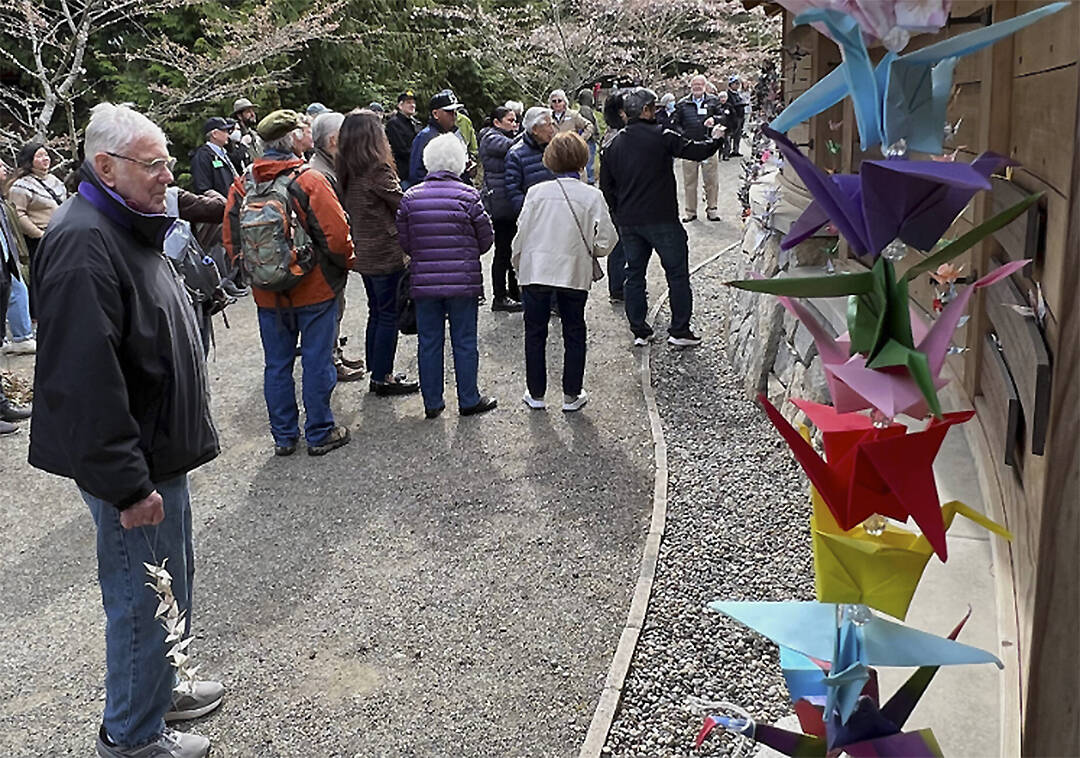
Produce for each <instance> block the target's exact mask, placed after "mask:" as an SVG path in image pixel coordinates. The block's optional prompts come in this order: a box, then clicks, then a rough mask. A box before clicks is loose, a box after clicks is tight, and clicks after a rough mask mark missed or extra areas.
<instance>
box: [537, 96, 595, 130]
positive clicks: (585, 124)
mask: <svg viewBox="0 0 1080 758" xmlns="http://www.w3.org/2000/svg"><path fill="white" fill-rule="evenodd" d="M548 104H549V105H550V106H551V123H553V124H555V132H556V133H558V132H577V133H578V134H580V135H581V138H582V139H583V140H585V141H586V142H588V141H589V139H590V138H591V137H592V136H593V125H592V124H591V123H589V121H588V119H586V118H585V117H584V116H582V115H581V114H580V113H578V112H577V111H572V110H570V109H569V108H568V107H567V103H566V93H565V92H563V91H562V90H561V89H557V90H554V91H553V92H552V93H551V96H550V97H549V98H548Z"/></svg>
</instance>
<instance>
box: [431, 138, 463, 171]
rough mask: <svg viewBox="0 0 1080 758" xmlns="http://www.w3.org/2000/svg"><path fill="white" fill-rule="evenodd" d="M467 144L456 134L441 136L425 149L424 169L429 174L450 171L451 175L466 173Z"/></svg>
mask: <svg viewBox="0 0 1080 758" xmlns="http://www.w3.org/2000/svg"><path fill="white" fill-rule="evenodd" d="M465 157H466V152H465V143H464V142H462V141H461V138H460V137H458V136H457V135H456V134H453V133H450V132H447V133H446V134H440V135H439V136H438V137H436V138H435V139H433V140H431V142H429V143H427V145H426V146H425V147H424V167H425V168H427V170H428V173H429V174H434V173H435V172H436V171H449V172H450V173H451V174H462V173H464V172H465Z"/></svg>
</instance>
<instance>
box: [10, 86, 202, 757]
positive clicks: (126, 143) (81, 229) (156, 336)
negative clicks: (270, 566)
mask: <svg viewBox="0 0 1080 758" xmlns="http://www.w3.org/2000/svg"><path fill="white" fill-rule="evenodd" d="M85 153H86V160H85V161H84V163H83V167H82V169H81V174H80V179H81V182H80V184H79V189H78V193H77V194H76V195H74V196H73V197H72V198H71V199H69V200H68V201H67V202H66V203H64V204H63V205H62V206H60V208H59V210H57V211H56V214H55V215H54V216H53V217H52V220H51V222H50V223H49V228H48V229H47V230H46V231H45V236H44V237H43V238H42V241H41V246H40V247H39V248H38V250H37V254H36V255H35V256H34V260H33V264H32V272H31V274H32V278H33V285H34V292H35V293H36V298H37V315H38V352H37V366H36V375H35V378H34V400H35V402H34V411H33V418H32V432H31V435H30V463H31V465H33V466H35V467H37V468H40V469H43V470H45V471H49V472H51V473H53V474H57V475H59V476H63V477H67V478H69V479H72V480H74V482H75V484H76V485H77V486H78V488H79V492H80V494H81V495H82V499H83V500H84V501H85V502H86V504H87V506H88V507H89V509H90V514H91V516H92V517H93V521H94V524H95V526H96V527H97V560H98V581H99V583H100V585H101V599H102V604H103V606H104V608H105V618H106V621H107V624H106V627H105V714H104V718H103V721H102V725H101V728H100V730H99V732H98V735H97V753H98V755H99V756H102V757H103V758H132V757H133V756H139V758H203V756H206V755H207V754H208V753H209V751H210V741H209V740H207V739H206V738H205V737H200V736H198V735H193V734H183V733H180V732H175V731H172V730H171V729H167V728H166V726H165V723H166V722H167V721H174V720H184V719H191V718H196V717H198V716H202V715H204V714H206V713H209V712H210V711H212V710H214V709H215V708H217V707H218V705H220V703H221V700H222V696H223V694H224V687H222V685H221V684H219V683H217V682H202V681H200V682H195V683H194V684H193V685H192V686H190V687H187V686H185V687H181V688H178V689H176V690H175V691H174V684H175V679H174V676H175V672H174V671H173V668H172V666H171V665H170V664H169V660H168V659H167V658H166V657H165V656H166V652H167V651H168V647H167V646H166V642H165V630H164V629H163V627H162V623H161V621H160V619H158V618H157V617H156V611H157V607H158V598H157V595H156V594H155V593H154V592H153V591H152V590H151V589H150V588H148V587H147V586H146V582H147V574H146V569H145V568H144V566H143V564H144V563H146V564H156V565H158V566H161V565H165V567H166V569H167V570H168V571H169V573H170V574H171V575H172V590H173V594H174V596H175V598H176V601H177V604H178V606H179V611H181V612H182V613H183V614H184V620H185V627H186V628H185V629H184V630H183V631H184V634H183V637H184V638H187V637H188V636H189V635H190V627H191V621H192V619H191V597H192V578H193V576H194V570H195V567H194V552H193V546H192V533H191V506H190V502H189V495H188V472H190V471H191V470H193V469H195V468H197V467H199V466H201V465H202V464H204V463H206V462H207V461H209V460H211V459H213V458H215V457H216V456H217V454H218V452H219V447H218V436H217V432H216V430H215V429H214V425H213V422H212V421H211V419H210V386H209V382H208V381H207V375H206V364H205V362H204V359H203V350H202V344H201V339H200V334H199V325H198V323H197V321H196V314H195V311H194V309H193V308H192V306H191V301H190V300H189V299H188V297H187V293H186V292H185V291H184V289H183V285H182V284H181V283H180V282H178V280H177V278H176V276H175V274H174V273H173V270H172V268H171V267H170V265H169V263H168V261H167V260H166V259H165V256H164V255H163V254H162V243H163V241H164V238H165V235H166V233H167V232H168V231H169V228H170V227H171V226H172V223H173V220H174V219H173V218H171V217H169V216H167V215H165V191H166V189H167V188H168V186H169V184H170V183H172V180H173V174H172V169H173V167H174V165H175V161H174V160H173V159H172V158H171V157H170V156H169V153H168V148H167V146H166V142H165V135H164V133H162V131H161V129H160V128H158V127H157V125H155V124H154V123H153V122H151V121H150V120H149V119H148V118H146V117H145V116H143V115H142V114H140V113H137V112H135V111H134V110H131V109H130V108H127V107H125V106H118V105H113V104H111V103H101V104H100V105H98V106H96V107H95V108H94V109H93V110H92V111H91V113H90V123H89V125H88V126H87V127H86V143H85Z"/></svg>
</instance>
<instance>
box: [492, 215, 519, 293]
mask: <svg viewBox="0 0 1080 758" xmlns="http://www.w3.org/2000/svg"><path fill="white" fill-rule="evenodd" d="M492 226H494V227H495V255H494V257H493V258H492V260H491V293H492V295H494V297H495V298H496V299H498V298H500V297H511V298H513V299H514V300H520V299H521V292H519V291H518V283H517V276H516V275H515V274H514V269H513V268H512V267H511V265H510V243H512V242H513V241H514V235H515V234H517V219H512V218H498V219H495V221H493V222H492Z"/></svg>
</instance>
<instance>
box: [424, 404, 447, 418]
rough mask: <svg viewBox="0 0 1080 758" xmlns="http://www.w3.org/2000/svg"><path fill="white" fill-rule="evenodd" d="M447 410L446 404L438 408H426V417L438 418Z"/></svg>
mask: <svg viewBox="0 0 1080 758" xmlns="http://www.w3.org/2000/svg"><path fill="white" fill-rule="evenodd" d="M445 410H446V406H445V405H440V406H439V407H438V408H425V409H424V418H438V417H439V416H441V415H442V412H443V411H445Z"/></svg>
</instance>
